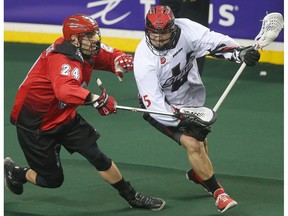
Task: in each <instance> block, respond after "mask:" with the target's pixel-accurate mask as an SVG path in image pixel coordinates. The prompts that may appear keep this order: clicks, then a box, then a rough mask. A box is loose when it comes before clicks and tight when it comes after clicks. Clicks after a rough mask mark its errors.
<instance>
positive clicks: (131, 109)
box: [116, 105, 175, 116]
mask: <svg viewBox="0 0 288 216" xmlns="http://www.w3.org/2000/svg"><path fill="white" fill-rule="evenodd" d="M116 108H117V109H122V110H128V111H132V112H143V113H151V114H158V115H166V116H175V114H174V113H169V112H161V111H152V110H147V109H141V108H136V107H128V106H120V105H117V106H116Z"/></svg>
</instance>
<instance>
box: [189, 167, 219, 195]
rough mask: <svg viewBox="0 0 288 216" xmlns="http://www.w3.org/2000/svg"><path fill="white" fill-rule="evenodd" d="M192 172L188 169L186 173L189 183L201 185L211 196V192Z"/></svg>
mask: <svg viewBox="0 0 288 216" xmlns="http://www.w3.org/2000/svg"><path fill="white" fill-rule="evenodd" d="M195 174H196V173H195V172H194V170H193V169H190V170H188V171H186V178H187V179H188V180H189V181H193V182H194V183H195V184H200V185H202V187H203V188H204V189H205V190H206V191H207V192H208V193H209V194H210V195H213V194H212V192H211V191H210V189H209V188H208V187H207V185H206V184H205V183H204V182H203V180H202V179H200V178H199V176H198V175H197V174H196V175H195Z"/></svg>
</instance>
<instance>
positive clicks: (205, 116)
mask: <svg viewBox="0 0 288 216" xmlns="http://www.w3.org/2000/svg"><path fill="white" fill-rule="evenodd" d="M96 81H97V85H98V87H99V88H100V90H101V91H102V92H103V91H104V90H105V88H104V86H103V84H102V81H101V80H100V79H99V78H98V79H97V80H96ZM116 108H117V109H122V110H128V111H132V112H142V113H150V114H158V115H165V116H172V117H175V118H179V113H180V114H181V115H183V116H185V115H187V116H189V115H194V116H197V117H199V118H200V119H201V120H202V122H204V123H207V124H212V123H213V122H214V121H215V120H216V116H215V112H213V111H212V110H211V109H209V108H207V107H190V108H181V109H179V112H173V113H172V112H171V113H170V112H161V111H153V110H147V109H141V108H136V107H128V106H120V105H116Z"/></svg>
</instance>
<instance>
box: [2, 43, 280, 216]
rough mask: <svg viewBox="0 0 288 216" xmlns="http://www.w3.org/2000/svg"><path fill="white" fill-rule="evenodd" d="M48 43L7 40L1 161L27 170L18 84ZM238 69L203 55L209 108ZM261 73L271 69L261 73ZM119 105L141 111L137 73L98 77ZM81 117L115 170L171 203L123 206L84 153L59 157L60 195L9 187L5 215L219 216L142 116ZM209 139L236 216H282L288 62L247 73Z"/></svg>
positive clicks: (180, 153) (85, 110) (83, 110)
mask: <svg viewBox="0 0 288 216" xmlns="http://www.w3.org/2000/svg"><path fill="white" fill-rule="evenodd" d="M46 47H47V46H46V45H33V44H17V43H5V44H4V49H5V50H4V72H5V74H4V100H5V103H4V142H5V144H4V156H11V157H12V158H13V159H14V160H15V161H16V162H17V163H18V164H19V165H26V164H25V160H24V157H23V154H22V152H21V151H20V147H19V145H18V142H17V138H16V133H15V128H14V127H13V126H12V125H11V124H10V122H9V115H10V111H11V107H12V105H13V100H14V96H15V94H16V91H17V88H18V86H19V85H20V83H21V82H22V80H23V79H24V77H25V76H26V74H27V71H28V70H29V69H30V67H31V66H32V64H33V63H34V61H35V59H36V58H37V57H38V56H39V54H40V52H41V51H42V50H43V49H45V48H46ZM239 66H240V65H239V64H235V63H232V62H228V61H224V60H212V59H207V60H206V64H205V68H204V73H203V82H204V83H205V85H206V88H207V101H206V106H208V107H211V108H213V106H214V105H215V104H216V102H217V100H218V99H219V98H220V96H221V94H222V93H223V91H224V89H225V88H226V86H227V85H228V84H229V82H230V81H231V79H232V77H233V75H234V74H235V72H236V71H237V69H238V68H239ZM260 71H267V75H266V76H260V75H259V73H260ZM96 77H100V78H101V80H102V82H103V83H104V85H105V87H106V88H107V91H108V94H110V95H113V96H114V97H115V98H116V100H117V102H118V104H119V105H126V106H138V104H137V103H138V102H137V89H136V84H135V82H134V78H133V74H132V73H128V74H126V76H125V79H124V82H123V83H119V82H118V79H117V78H116V77H115V76H114V75H113V74H111V73H105V72H102V71H100V72H95V74H94V75H93V80H92V81H91V83H90V87H89V88H90V89H91V90H92V89H93V91H97V87H96V83H95V79H96ZM79 113H80V114H81V115H82V116H83V117H85V118H86V119H87V120H88V121H89V122H90V123H91V124H92V125H93V126H94V127H95V128H97V130H98V131H99V132H100V133H101V135H102V136H101V138H100V140H99V146H100V147H101V149H102V150H103V151H104V152H105V153H106V154H107V155H108V156H110V157H111V158H112V159H113V160H114V161H115V162H116V163H118V164H119V167H120V168H121V171H122V173H123V174H124V176H125V177H126V178H127V179H128V180H130V181H131V182H132V184H133V185H135V186H136V189H138V190H140V191H142V192H144V193H148V194H149V195H155V196H160V197H162V198H164V199H165V200H166V201H167V206H166V208H165V209H163V211H161V212H148V211H141V210H134V209H129V208H127V205H126V203H125V201H123V200H122V199H121V198H120V197H119V196H118V195H117V193H116V191H114V190H113V188H112V187H110V186H109V185H107V184H106V183H105V182H103V181H102V180H101V179H100V178H99V177H98V175H97V173H96V172H95V171H94V169H93V167H91V166H90V165H89V164H88V163H87V162H86V161H84V160H83V159H82V158H81V157H80V156H79V155H76V154H75V155H72V156H70V155H69V154H68V153H67V152H66V151H65V150H64V149H63V150H62V152H61V157H62V163H63V167H64V171H65V182H64V185H63V186H62V187H61V188H59V189H53V190H51V189H50V190H49V189H42V188H38V187H33V186H32V185H29V184H27V185H25V193H24V194H23V195H22V196H16V195H13V194H11V193H9V192H7V191H6V190H5V194H4V207H5V211H4V213H5V216H6V215H7V216H10V215H19V216H22V215H31V216H33V215H75V216H77V215H104V216H108V215H156V214H157V215H168V216H170V215H171V216H172V215H173V216H174V215H177V214H179V215H184V216H185V215H195V216H201V215H208V216H211V215H218V212H217V211H216V208H215V206H214V201H213V199H212V198H211V197H209V196H207V195H206V193H205V191H204V190H203V189H202V188H201V187H199V186H198V185H193V184H191V183H190V182H188V181H186V179H185V176H184V173H185V170H187V169H189V164H188V162H187V155H186V153H185V151H184V150H183V149H182V148H181V147H179V146H177V145H176V144H175V143H174V142H173V141H172V140H170V139H169V138H167V137H165V136H163V135H162V134H160V133H159V132H158V131H155V130H154V129H153V128H152V127H151V126H150V125H149V124H148V123H146V122H145V121H144V120H142V117H141V114H140V113H132V112H128V111H122V110H119V111H118V113H117V115H111V116H108V117H102V116H100V115H99V114H98V112H95V110H94V109H93V108H91V107H80V108H79ZM217 114H218V119H217V121H216V123H215V124H214V125H213V128H212V133H211V134H209V136H208V137H209V154H210V158H211V160H212V162H213V165H214V169H215V172H216V176H217V177H218V180H219V181H220V182H221V184H222V185H223V186H224V187H225V188H226V191H227V192H228V193H229V194H230V195H231V196H232V197H233V198H235V199H236V200H237V202H238V203H239V206H237V208H234V209H232V210H231V211H229V212H227V213H226V214H225V215H231V216H234V215H235V216H236V215H237V216H240V215H241V216H250V215H251V216H258V215H259V216H260V215H261V216H266V215H267V216H280V215H283V211H284V210H283V208H284V191H283V189H284V186H283V184H284V130H283V129H284V120H283V118H284V71H283V66H277V65H271V64H263V63H260V64H258V65H257V66H256V67H253V68H246V69H245V70H244V72H243V74H242V75H241V77H240V78H239V80H238V81H237V83H236V84H235V86H234V87H233V89H232V90H231V92H230V93H229V94H228V96H227V98H226V99H225V101H224V103H223V104H222V105H221V107H220V108H219V110H218V112H217Z"/></svg>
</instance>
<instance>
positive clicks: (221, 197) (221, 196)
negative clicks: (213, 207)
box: [216, 193, 229, 205]
mask: <svg viewBox="0 0 288 216" xmlns="http://www.w3.org/2000/svg"><path fill="white" fill-rule="evenodd" d="M227 200H229V196H228V194H226V193H222V194H219V195H218V196H217V199H216V204H217V205H218V204H219V202H226V201H227Z"/></svg>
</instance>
